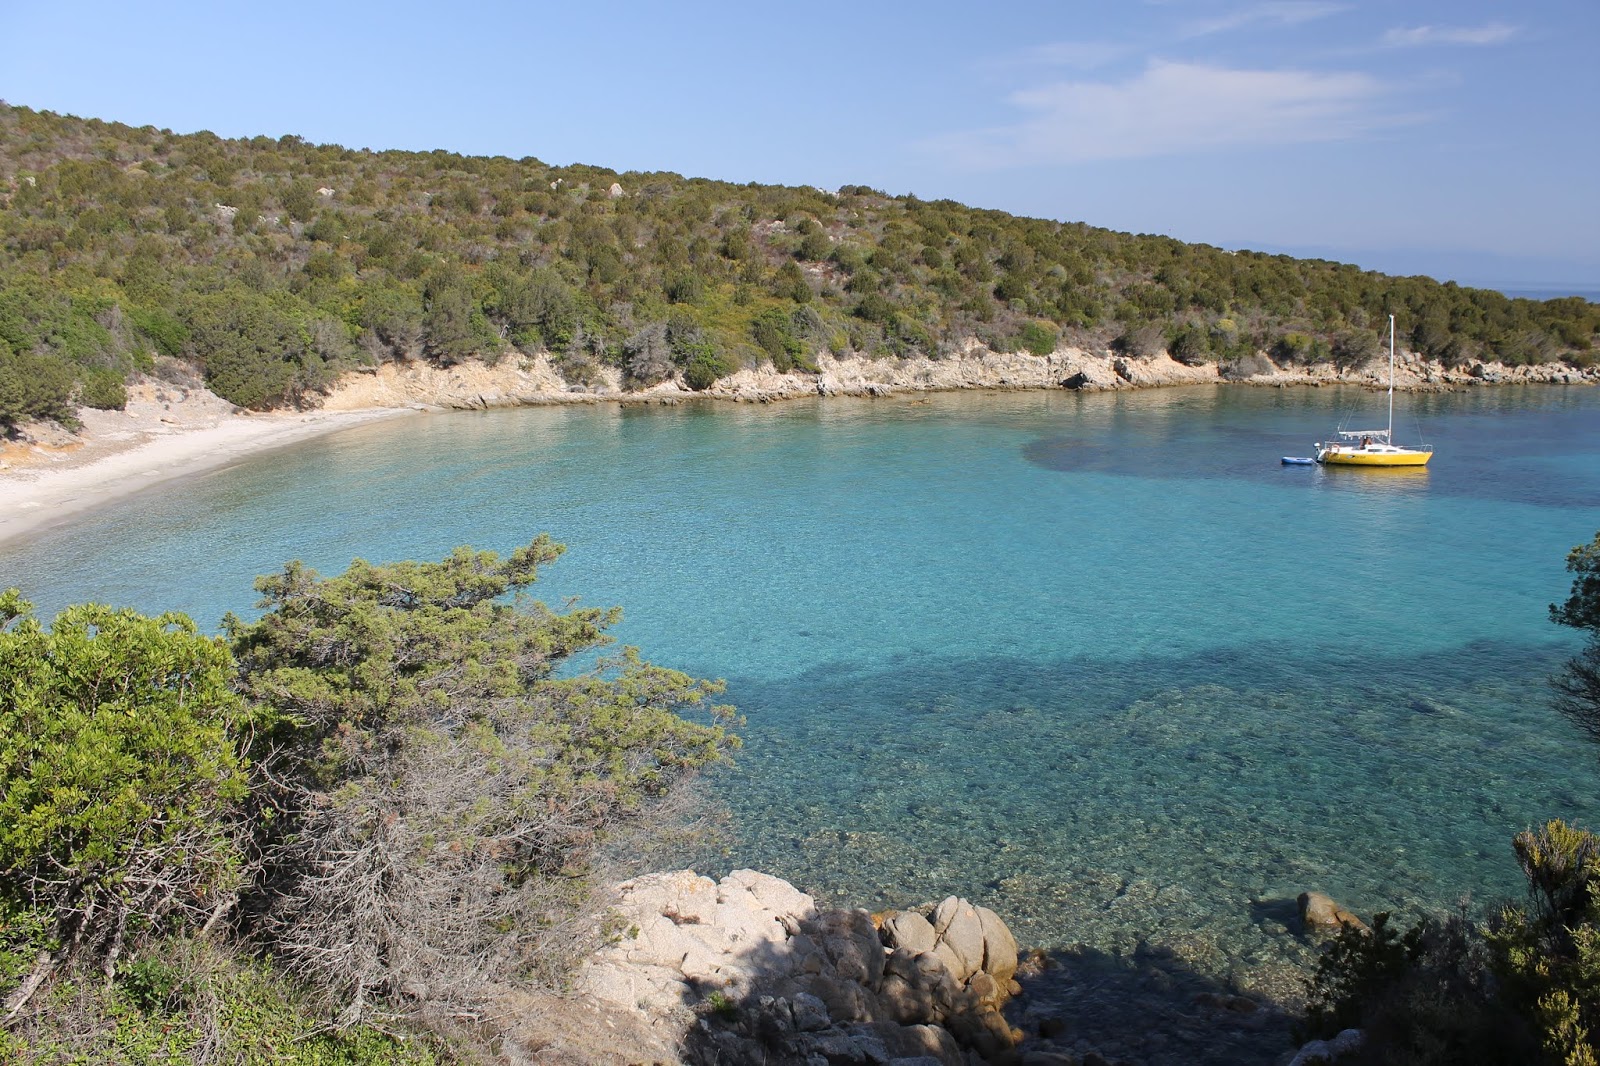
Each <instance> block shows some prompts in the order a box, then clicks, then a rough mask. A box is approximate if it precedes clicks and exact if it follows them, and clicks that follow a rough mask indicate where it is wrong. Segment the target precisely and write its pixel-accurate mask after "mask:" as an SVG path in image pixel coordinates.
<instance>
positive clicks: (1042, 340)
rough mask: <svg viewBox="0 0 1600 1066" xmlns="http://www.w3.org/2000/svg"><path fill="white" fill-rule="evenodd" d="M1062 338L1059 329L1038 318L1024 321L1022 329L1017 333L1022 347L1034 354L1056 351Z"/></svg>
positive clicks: (1047, 353)
mask: <svg viewBox="0 0 1600 1066" xmlns="http://www.w3.org/2000/svg"><path fill="white" fill-rule="evenodd" d="M1060 339H1061V333H1060V331H1059V330H1057V329H1056V328H1055V327H1054V326H1052V325H1050V324H1049V323H1047V322H1040V321H1038V320H1034V321H1031V322H1026V323H1024V324H1023V326H1022V331H1021V332H1020V333H1018V335H1017V340H1018V341H1019V342H1020V343H1021V345H1022V347H1023V348H1024V349H1025V350H1026V351H1029V352H1032V353H1033V354H1034V355H1049V354H1050V353H1051V352H1054V351H1055V350H1056V344H1057V343H1058V342H1059V341H1060Z"/></svg>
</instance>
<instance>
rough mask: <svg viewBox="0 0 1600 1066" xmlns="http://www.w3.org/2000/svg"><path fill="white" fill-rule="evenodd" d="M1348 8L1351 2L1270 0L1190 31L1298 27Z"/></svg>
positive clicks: (1201, 33) (1201, 23) (1202, 33)
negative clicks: (1260, 25) (1272, 25)
mask: <svg viewBox="0 0 1600 1066" xmlns="http://www.w3.org/2000/svg"><path fill="white" fill-rule="evenodd" d="M1347 10H1349V5H1348V4H1337V3H1327V2H1325V0H1274V2H1271V3H1264V4H1255V5H1253V6H1251V7H1243V8H1239V9H1238V10H1237V11H1233V12H1231V13H1229V14H1226V15H1220V16H1218V17H1216V18H1211V19H1206V20H1204V21H1199V22H1194V23H1191V24H1190V26H1189V33H1190V34H1192V35H1194V36H1197V37H1203V36H1206V35H1208V34H1213V33H1224V32H1226V31H1228V30H1236V29H1239V28H1241V27H1243V26H1249V25H1252V24H1254V23H1257V22H1268V23H1275V24H1277V25H1280V26H1299V25H1301V24H1302V23H1306V22H1314V21H1316V20H1317V19H1320V18H1327V17H1328V16H1329V15H1336V14H1338V13H1339V12H1341V11H1347Z"/></svg>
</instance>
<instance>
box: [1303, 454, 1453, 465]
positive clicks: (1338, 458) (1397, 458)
mask: <svg viewBox="0 0 1600 1066" xmlns="http://www.w3.org/2000/svg"><path fill="white" fill-rule="evenodd" d="M1432 458H1433V453H1432V452H1413V451H1392V452H1363V451H1338V450H1333V451H1329V452H1326V453H1324V454H1323V455H1322V457H1321V460H1320V461H1321V462H1323V463H1331V464H1333V465H1334V466H1427V465H1428V460H1429V459H1432Z"/></svg>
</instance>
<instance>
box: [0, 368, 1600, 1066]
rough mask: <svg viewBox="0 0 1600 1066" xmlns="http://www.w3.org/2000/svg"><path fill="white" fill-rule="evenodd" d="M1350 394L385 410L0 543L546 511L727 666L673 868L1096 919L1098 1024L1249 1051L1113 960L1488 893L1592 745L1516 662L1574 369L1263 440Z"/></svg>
mask: <svg viewBox="0 0 1600 1066" xmlns="http://www.w3.org/2000/svg"><path fill="white" fill-rule="evenodd" d="M1379 403H1380V401H1379V399H1378V398H1376V397H1375V396H1374V394H1371V393H1367V392H1364V391H1360V390H1355V389H1337V388H1333V389H1264V388H1241V387H1232V388H1227V387H1223V388H1215V387H1196V388H1178V389H1165V390H1155V391H1145V392H1136V393H1128V394H1103V395H1080V394H1075V393H1066V392H1031V393H993V394H974V393H964V394H945V395H936V396H929V397H922V398H916V397H903V398H891V399H882V400H826V401H823V400H818V401H815V402H811V401H799V402H791V403H785V404H780V405H773V406H769V407H750V406H737V405H712V404H706V405H688V406H684V407H679V408H654V407H652V408H627V409H618V408H615V407H604V406H599V407H583V408H531V409H523V410H510V411H490V412H475V413H454V414H448V415H419V416H416V417H414V418H407V419H401V420H396V421H386V422H381V423H377V424H373V425H369V426H362V427H358V428H355V429H351V430H349V431H347V432H343V433H340V434H338V435H335V436H331V437H327V438H324V439H320V440H315V441H311V442H307V443H305V444H302V445H298V446H296V447H294V448H291V449H287V450H284V451H280V452H275V453H272V454H268V455H263V456H260V457H257V458H253V459H250V460H248V461H245V462H241V463H240V464H238V465H236V466H234V467H232V468H229V469H227V470H223V471H218V472H216V473H213V474H210V475H208V476H204V477H200V478H197V479H194V480H192V481H189V482H187V483H184V484H183V485H181V486H169V487H166V488H161V489H157V490H154V491H151V492H148V493H146V494H144V495H141V496H137V497H134V498H132V499H130V500H128V501H125V502H123V503H120V504H118V505H116V507H115V508H114V509H111V510H107V511H105V512H102V513H95V514H90V515H88V516H86V517H85V518H84V519H83V520H82V521H81V522H78V523H77V524H75V525H73V526H71V527H70V528H66V529H61V530H55V531H52V532H51V533H49V534H48V535H46V536H44V537H43V538H42V539H39V540H36V541H34V542H31V543H26V544H22V545H13V546H10V547H3V546H0V584H20V585H21V586H22V587H23V588H24V590H25V592H26V594H27V595H29V596H30V597H32V598H33V599H34V600H36V601H37V602H38V603H39V604H40V605H41V607H42V608H43V609H44V610H45V611H47V612H48V611H53V610H55V609H56V608H58V607H60V606H61V605H63V604H66V603H69V602H75V601H80V600H85V599H97V600H104V601H110V602H114V603H119V604H128V605H132V606H135V607H138V608H141V609H143V610H146V611H158V610H165V609H178V610H183V611H187V612H189V613H190V614H192V615H194V616H195V617H196V618H198V619H199V620H200V621H201V622H202V624H203V625H204V626H207V627H212V626H215V625H216V624H217V622H218V620H219V619H220V618H221V616H222V614H223V613H224V612H225V611H228V610H233V611H239V612H241V613H245V614H248V613H249V612H250V610H251V603H252V599H253V596H252V593H251V591H250V585H251V580H252V578H253V577H254V576H255V575H256V574H259V573H263V572H267V571H269V570H272V569H274V568H276V567H278V566H280V565H281V564H282V563H283V562H284V561H285V560H288V559H292V558H299V559H303V560H305V561H306V562H307V563H309V564H311V565H313V566H315V567H317V568H318V569H320V570H322V571H324V572H337V571H339V570H341V569H342V568H343V567H344V566H345V565H347V564H348V563H349V561H350V559H351V558H352V557H353V556H360V557H363V558H367V559H372V560H386V559H399V558H419V557H421V558H433V557H438V556H440V555H442V554H443V553H445V552H447V551H448V550H449V549H450V548H452V547H453V546H455V545H458V544H463V543H470V544H473V545H476V546H479V547H485V548H494V549H497V550H500V551H502V552H504V551H509V550H510V549H512V548H514V547H516V546H517V545H519V544H522V543H525V542H526V541H528V540H529V539H531V538H532V537H533V536H535V535H536V534H538V533H540V532H541V531H549V532H550V533H551V534H552V535H553V536H554V537H555V538H556V539H558V540H561V541H564V542H565V543H566V544H567V545H568V548H569V552H568V555H567V556H566V557H565V558H563V559H562V560H561V561H559V562H558V563H556V564H555V565H553V566H551V567H549V568H548V569H547V571H546V573H545V576H544V578H543V579H542V580H541V583H540V586H539V591H540V592H541V595H542V598H544V599H546V600H547V601H548V602H550V603H551V604H553V605H560V604H562V603H564V602H566V600H567V598H568V597H570V596H580V597H582V600H583V602H586V603H590V604H621V605H622V606H623V607H624V608H625V611H626V616H625V619H624V621H623V622H622V623H621V624H620V625H619V626H618V627H617V630H616V635H617V636H618V637H619V638H621V639H622V640H623V641H625V642H627V643H632V644H636V645H639V646H640V647H641V648H642V649H643V651H644V653H645V655H646V656H647V657H648V658H651V659H653V660H654V661H657V662H661V663H665V664H668V665H672V666H675V667H679V668H682V669H685V670H689V671H691V672H693V673H696V674H700V675H709V676H717V677H725V678H726V679H727V680H728V698H729V699H730V700H731V701H733V702H735V703H736V704H738V706H739V708H740V710H741V711H742V712H743V713H744V714H745V715H746V716H747V717H748V727H747V729H746V739H747V743H746V747H745V748H744V750H743V751H742V752H741V754H740V757H739V761H738V765H737V766H736V767H735V768H734V769H733V770H731V771H728V772H726V773H722V774H719V775H718V776H717V777H716V779H715V780H714V782H713V785H714V789H715V792H716V795H717V796H719V797H720V798H721V800H722V801H723V802H725V803H726V804H727V806H728V808H729V809H730V810H731V812H732V814H733V816H734V819H735V830H734V834H733V837H732V840H731V842H730V850H729V851H728V852H727V853H726V854H720V855H712V856H700V857H698V859H697V860H696V861H698V862H700V863H701V866H702V869H705V870H708V871H709V872H713V873H717V872H721V871H723V870H726V869H729V868H733V867H737V866H745V865H749V866H755V867H758V868H762V869H766V870H769V871H771V872H773V873H775V874H778V875H780V876H783V877H786V878H789V879H791V880H793V881H794V882H795V883H796V884H798V885H800V886H801V887H802V888H804V889H806V890H808V891H811V892H814V893H817V894H819V895H820V896H821V897H823V898H824V899H826V900H828V901H833V902H840V903H848V904H851V905H861V906H867V907H869V908H871V909H874V910H877V909H881V908H886V907H891V906H905V905H910V904H917V903H922V902H926V901H933V900H937V899H939V898H942V897H943V896H945V895H947V894H951V893H957V894H961V895H965V896H967V897H969V898H971V899H973V900H975V901H979V902H981V903H983V904H985V905H987V906H990V907H993V908H994V909H995V910H996V911H998V912H999V913H1001V914H1002V915H1004V916H1005V917H1006V918H1007V920H1008V921H1009V922H1010V923H1011V924H1012V926H1013V928H1014V929H1015V930H1016V932H1017V933H1018V935H1019V938H1020V939H1021V940H1022V941H1023V942H1024V943H1025V944H1026V945H1030V946H1036V947H1042V948H1047V949H1052V950H1057V951H1062V952H1068V955H1066V956H1063V957H1064V958H1066V957H1070V958H1071V959H1075V960H1077V963H1076V965H1088V963H1087V962H1085V961H1084V960H1094V962H1095V965H1097V966H1098V967H1099V970H1098V971H1097V972H1098V973H1099V974H1100V975H1101V976H1099V977H1096V978H1095V979H1094V980H1088V979H1083V980H1078V981H1077V984H1076V985H1075V987H1076V988H1077V989H1079V990H1080V991H1084V992H1085V994H1088V995H1099V996H1100V997H1101V998H1100V1000H1099V1001H1098V1002H1093V1003H1090V1004H1089V1008H1090V1012H1091V1013H1092V1014H1094V1015H1095V1018H1096V1021H1095V1023H1094V1024H1099V1025H1103V1026H1104V1027H1105V1033H1104V1034H1101V1035H1097V1036H1095V1040H1096V1041H1097V1042H1100V1043H1101V1044H1102V1045H1103V1046H1107V1047H1116V1048H1121V1049H1122V1051H1123V1052H1125V1053H1126V1054H1127V1055H1128V1057H1132V1058H1137V1059H1139V1060H1140V1061H1147V1062H1217V1063H1221V1062H1270V1061H1272V1058H1273V1056H1275V1055H1277V1054H1278V1053H1279V1052H1281V1051H1282V1050H1283V1045H1282V1041H1284V1040H1286V1037H1285V1035H1284V1033H1283V1032H1281V1031H1279V1030H1275V1029H1272V1028H1271V1027H1268V1028H1266V1029H1261V1030H1259V1031H1258V1030H1246V1029H1241V1030H1240V1031H1239V1032H1240V1034H1242V1035H1239V1036H1238V1038H1237V1040H1236V1041H1235V1042H1234V1043H1232V1044H1228V1045H1227V1046H1226V1047H1225V1048H1224V1047H1223V1045H1222V1044H1221V1043H1219V1042H1218V1041H1216V1040H1214V1039H1212V1038H1210V1037H1204V1036H1202V1037H1196V1038H1195V1039H1194V1040H1192V1041H1190V1042H1188V1043H1183V1042H1181V1041H1180V1042H1179V1043H1177V1044H1170V1043H1169V1044H1164V1045H1161V1046H1156V1045H1154V1044H1150V1045H1138V1046H1134V1045H1130V1044H1127V1043H1123V1044H1118V1043H1116V1041H1117V1040H1129V1039H1133V1038H1134V1036H1136V1035H1138V1034H1145V1033H1148V1032H1153V1031H1154V1030H1156V1029H1159V1028H1160V1027H1159V1026H1152V1025H1150V1024H1148V1019H1146V1018H1144V1017H1141V1016H1136V1014H1137V1012H1136V1011H1133V1010H1131V1008H1129V1007H1128V1006H1127V1004H1130V1003H1133V1002H1134V1000H1133V999H1132V998H1131V997H1130V996H1127V995H1123V994H1122V992H1121V991H1120V990H1121V989H1124V988H1126V987H1134V986H1136V987H1137V989H1138V990H1139V992H1140V994H1142V995H1169V994H1170V997H1171V1002H1172V1016H1173V1017H1178V1016H1179V1015H1184V1016H1187V1015H1185V1012H1190V1013H1192V1012H1193V1010H1194V1008H1193V1004H1192V999H1193V990H1194V989H1195V988H1196V987H1206V988H1215V989H1220V990H1224V991H1246V992H1251V991H1253V992H1259V993H1262V994H1270V995H1283V994H1292V992H1293V991H1294V989H1295V988H1297V983H1296V982H1297V981H1298V976H1297V975H1298V974H1299V973H1301V972H1303V968H1304V967H1305V966H1307V965H1308V964H1309V961H1310V960H1311V958H1312V948H1311V945H1310V944H1309V942H1307V941H1306V940H1304V939H1302V938H1301V937H1300V936H1298V935H1297V934H1296V933H1295V932H1294V929H1293V926H1294V919H1293V913H1294V902H1293V901H1294V898H1295V896H1296V895H1297V894H1298V893H1299V892H1301V891H1303V890H1306V889H1321V890H1323V891H1326V892H1328V893H1330V894H1331V895H1333V896H1334V897H1335V898H1336V899H1338V900H1339V901H1340V902H1342V903H1344V904H1345V905H1346V906H1349V907H1351V908H1352V909H1354V910H1356V911H1358V912H1360V913H1362V914H1367V915H1370V914H1371V913H1373V912H1374V911H1379V910H1391V911H1396V912H1399V914H1400V915H1401V916H1402V918H1406V919H1408V918H1410V917H1413V916H1415V915H1417V914H1420V913H1422V912H1424V911H1439V910H1444V909H1449V908H1451V907H1453V906H1454V905H1455V904H1456V903H1457V901H1459V900H1461V899H1463V898H1470V900H1471V901H1472V902H1471V905H1472V906H1474V907H1482V906H1484V905H1486V904H1488V903H1490V902H1491V901H1493V900H1495V899H1498V898H1502V897H1508V896H1515V895H1519V894H1520V892H1521V880H1520V875H1519V874H1518V871H1517V867H1516V862H1515V859H1514V857H1513V855H1512V852H1511V847H1510V840H1511V837H1512V835H1513V834H1515V833H1516V832H1517V831H1519V830H1520V829H1523V828H1525V827H1527V826H1530V825H1534V824H1537V823H1541V822H1542V821H1544V820H1546V819H1548V818H1553V817H1560V818H1566V819H1569V820H1572V821H1575V822H1577V823H1579V824H1583V825H1588V826H1600V746H1597V745H1595V744H1592V743H1590V742H1588V741H1586V740H1585V739H1583V738H1582V737H1581V736H1580V735H1579V734H1578V733H1577V732H1576V731H1575V730H1574V729H1573V728H1572V727H1571V726H1570V725H1569V724H1568V723H1567V722H1566V721H1564V720H1563V719H1562V718H1561V717H1560V716H1559V715H1557V714H1556V713H1555V712H1553V711H1552V710H1551V709H1550V707H1549V705H1548V699H1547V696H1548V692H1547V687H1546V679H1547V678H1548V676H1549V675H1550V674H1551V673H1552V671H1554V670H1556V669H1557V668H1558V667H1559V665H1560V664H1561V662H1562V661H1563V660H1564V658H1565V657H1566V656H1567V655H1569V654H1571V652H1572V651H1573V650H1574V649H1575V648H1576V647H1577V646H1578V642H1577V640H1576V638H1575V635H1574V634H1571V633H1568V632H1565V631H1562V630H1560V629H1558V628H1557V627H1556V626H1554V625H1552V624H1551V623H1550V622H1549V621H1548V620H1547V606H1548V605H1549V604H1550V603H1552V602H1554V601H1556V600H1559V599H1561V598H1562V597H1564V596H1565V594H1566V591H1567V589H1568V584H1569V582H1568V575H1567V574H1566V573H1565V572H1564V569H1563V563H1564V559H1565V555H1566V553H1567V551H1568V550H1569V549H1570V548H1571V547H1572V546H1573V545H1575V544H1578V543H1580V542H1585V541H1587V540H1589V539H1590V538H1591V537H1593V536H1594V535H1595V533H1596V531H1597V530H1600V389H1596V388H1578V387H1572V388H1566V387H1546V388H1527V389H1517V388H1496V389H1477V390H1471V391H1465V392H1459V393H1446V394H1438V395H1423V396H1417V397H1407V398H1405V399H1404V400H1403V403H1402V409H1401V412H1400V414H1399V417H1398V418H1397V423H1398V425H1397V432H1396V435H1397V437H1398V438H1400V439H1401V440H1402V441H1412V440H1416V439H1417V438H1418V436H1419V435H1421V436H1423V437H1425V438H1426V439H1427V440H1428V441H1429V442H1431V443H1432V444H1433V445H1434V446H1435V448H1436V451H1435V458H1434V461H1433V465H1432V466H1431V467H1429V468H1427V469H1425V470H1412V471H1362V470H1349V469H1343V470H1341V469H1335V468H1326V469H1324V468H1319V467H1292V466H1283V465H1281V464H1280V463H1279V458H1280V457H1281V456H1284V455H1308V454H1310V448H1311V442H1312V441H1313V440H1316V439H1317V438H1318V437H1320V436H1321V435H1322V434H1323V433H1325V432H1326V431H1327V430H1329V429H1330V428H1332V427H1333V426H1334V425H1335V424H1336V423H1337V422H1339V421H1340V420H1341V419H1344V418H1347V417H1356V418H1360V419H1365V420H1368V421H1370V420H1371V419H1372V418H1380V419H1381V417H1382V415H1381V414H1379ZM691 858H692V857H690V856H684V861H689V860H690V859H691ZM1074 945H1077V947H1074ZM1150 967H1156V968H1157V969H1159V970H1160V974H1158V975H1156V976H1151V974H1152V973H1154V972H1155V971H1153V970H1151V969H1150ZM1179 971H1181V974H1182V975H1183V976H1182V979H1181V980H1178V979H1177V978H1174V976H1173V974H1174V973H1177V972H1179ZM1074 972H1080V973H1081V972H1082V971H1074ZM1158 977H1159V979H1158ZM1118 981H1122V982H1123V984H1120V985H1119V984H1118V983H1117V982H1118ZM1163 982H1164V983H1163ZM1096 989H1098V990H1100V991H1099V992H1095V990H1096ZM1152 989H1154V991H1153V992H1152ZM1085 990H1086V991H1085ZM1140 1009H1144V1008H1140ZM1085 1024H1088V1023H1085ZM1118 1034H1121V1035H1120V1036H1119V1035H1118ZM1139 1039H1143V1037H1142V1036H1140V1037H1139ZM1150 1039H1152V1040H1154V1039H1155V1037H1153V1036H1152V1037H1150Z"/></svg>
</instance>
